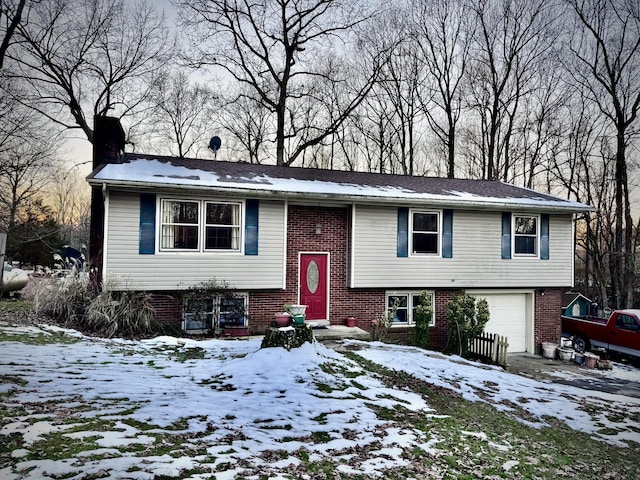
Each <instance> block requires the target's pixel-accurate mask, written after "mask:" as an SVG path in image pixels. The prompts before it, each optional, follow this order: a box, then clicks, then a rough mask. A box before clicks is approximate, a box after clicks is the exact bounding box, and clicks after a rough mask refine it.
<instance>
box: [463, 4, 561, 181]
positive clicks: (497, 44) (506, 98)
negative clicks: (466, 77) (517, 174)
mask: <svg viewBox="0 0 640 480" xmlns="http://www.w3.org/2000/svg"><path fill="white" fill-rule="evenodd" d="M472 9H473V12H474V14H475V19H476V20H477V22H478V25H479V26H478V31H477V35H476V40H475V42H474V45H473V47H472V50H471V53H472V58H473V59H474V61H473V62H472V64H471V65H470V82H471V92H472V95H471V98H472V101H471V102H470V106H471V107H472V108H473V109H474V110H476V112H477V113H478V116H479V118H480V128H481V133H480V136H479V138H480V140H481V143H480V144H479V145H478V147H479V148H480V150H481V158H482V174H483V177H484V178H488V179H500V180H503V181H509V180H511V175H512V173H513V172H512V170H511V168H512V163H511V158H510V157H509V155H510V150H509V142H510V137H511V135H512V134H513V129H514V126H515V121H516V119H517V115H518V113H519V112H520V109H521V102H522V99H523V98H524V97H525V96H527V95H528V94H529V93H530V89H531V85H530V82H531V79H532V78H533V77H534V76H535V75H536V74H538V73H539V67H540V64H541V61H542V59H544V57H545V55H546V54H547V53H548V52H549V51H550V49H551V46H552V45H553V41H554V40H553V39H554V34H553V29H552V28H551V27H552V26H553V25H554V22H555V17H554V16H553V10H552V8H551V4H550V3H549V2H546V1H544V0H526V1H520V2H509V1H504V2H487V1H485V0H476V1H474V2H473V6H472Z"/></svg>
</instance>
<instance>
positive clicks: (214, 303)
mask: <svg viewBox="0 0 640 480" xmlns="http://www.w3.org/2000/svg"><path fill="white" fill-rule="evenodd" d="M232 296H233V297H234V298H242V299H243V300H244V311H245V313H244V324H243V325H241V326H244V327H248V326H249V315H248V313H247V312H248V311H249V294H248V293H247V292H234V293H233V295H232ZM224 297H225V296H224V295H215V296H213V297H211V298H208V299H205V301H206V300H209V301H211V310H210V311H206V312H202V313H203V314H204V315H206V318H207V320H208V322H209V328H196V329H193V328H192V329H187V317H188V316H190V315H195V314H194V313H192V312H189V310H188V306H187V305H186V304H183V305H182V330H183V331H185V332H187V333H205V332H207V331H209V330H213V329H215V332H216V333H218V332H219V331H220V330H221V329H222V327H221V326H220V320H221V318H220V317H221V316H222V315H224V314H225V312H223V311H221V305H220V304H221V301H222V299H223V298H224ZM188 300H189V299H188V298H187V301H188ZM214 318H215V319H216V322H215V325H214V322H213V320H214Z"/></svg>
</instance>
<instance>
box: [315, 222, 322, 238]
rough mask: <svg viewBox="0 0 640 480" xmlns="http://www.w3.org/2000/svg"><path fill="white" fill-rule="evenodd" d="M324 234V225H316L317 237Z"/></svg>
mask: <svg viewBox="0 0 640 480" xmlns="http://www.w3.org/2000/svg"><path fill="white" fill-rule="evenodd" d="M320 234H322V225H320V224H319V223H316V235H320Z"/></svg>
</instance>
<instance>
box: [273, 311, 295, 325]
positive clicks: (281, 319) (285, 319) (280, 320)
mask: <svg viewBox="0 0 640 480" xmlns="http://www.w3.org/2000/svg"><path fill="white" fill-rule="evenodd" d="M275 317H276V325H278V326H279V327H287V326H288V325H289V322H290V321H291V315H290V314H289V313H286V312H283V313H276V315H275Z"/></svg>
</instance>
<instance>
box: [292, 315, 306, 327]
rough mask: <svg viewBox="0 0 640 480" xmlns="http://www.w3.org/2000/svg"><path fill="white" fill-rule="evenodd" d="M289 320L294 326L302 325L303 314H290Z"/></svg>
mask: <svg viewBox="0 0 640 480" xmlns="http://www.w3.org/2000/svg"><path fill="white" fill-rule="evenodd" d="M291 318H292V319H293V324H294V325H304V313H292V314H291Z"/></svg>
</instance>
